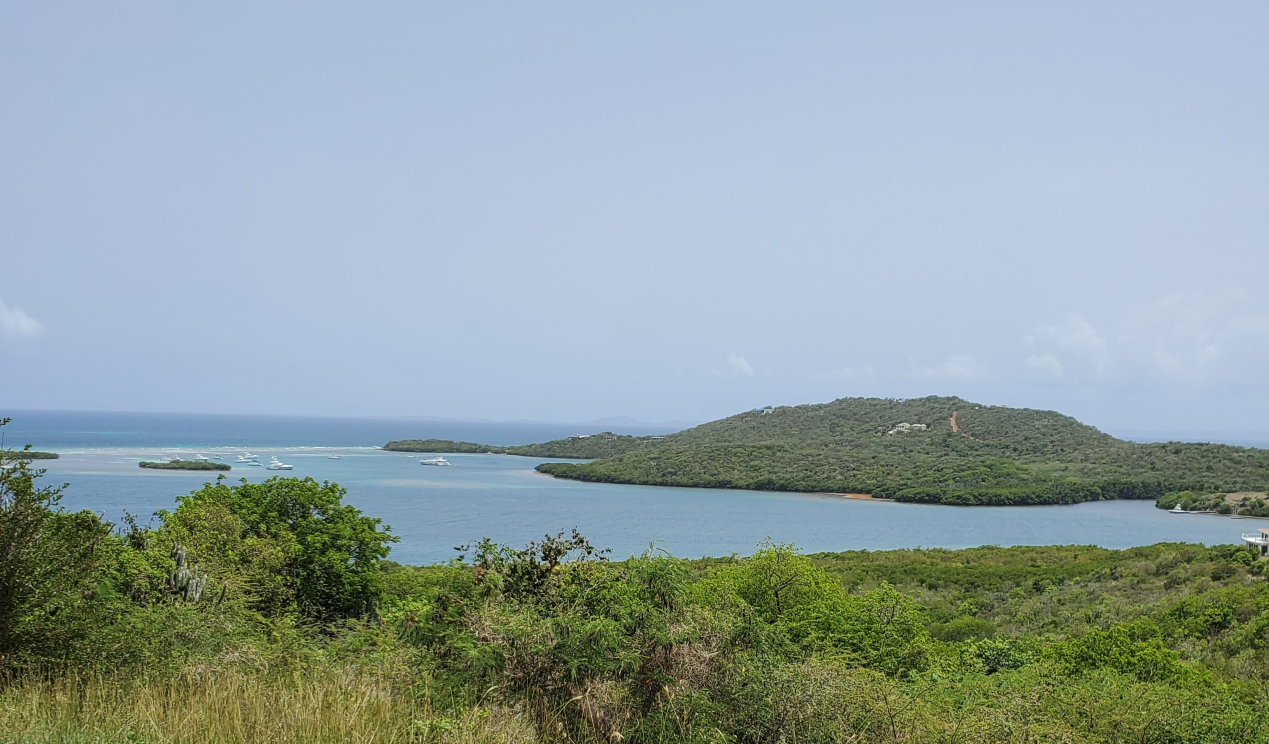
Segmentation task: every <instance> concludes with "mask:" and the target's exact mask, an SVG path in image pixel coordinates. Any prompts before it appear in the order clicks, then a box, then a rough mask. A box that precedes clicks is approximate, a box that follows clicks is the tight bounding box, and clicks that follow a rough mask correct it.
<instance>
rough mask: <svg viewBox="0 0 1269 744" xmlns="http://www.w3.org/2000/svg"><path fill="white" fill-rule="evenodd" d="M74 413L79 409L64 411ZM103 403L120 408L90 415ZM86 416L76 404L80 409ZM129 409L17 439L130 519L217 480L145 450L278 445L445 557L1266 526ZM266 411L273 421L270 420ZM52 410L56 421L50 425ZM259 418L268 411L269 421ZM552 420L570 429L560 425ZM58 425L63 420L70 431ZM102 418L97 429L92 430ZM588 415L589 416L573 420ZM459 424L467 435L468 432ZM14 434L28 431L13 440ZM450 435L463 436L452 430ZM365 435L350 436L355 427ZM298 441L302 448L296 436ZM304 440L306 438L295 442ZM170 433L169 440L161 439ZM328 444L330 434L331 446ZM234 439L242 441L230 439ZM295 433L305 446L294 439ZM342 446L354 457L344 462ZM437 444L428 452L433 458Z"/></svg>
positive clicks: (499, 427)
mask: <svg viewBox="0 0 1269 744" xmlns="http://www.w3.org/2000/svg"><path fill="white" fill-rule="evenodd" d="M64 415H65V416H68V417H70V416H71V414H64ZM92 416H98V417H100V416H107V415H106V414H92ZM72 418H73V417H72ZM159 419H160V421H159V423H153V422H152V423H151V424H150V425H149V426H148V428H147V425H146V423H145V422H146V419H145V418H144V417H142V418H140V419H136V420H132V421H129V422H123V423H120V422H115V423H114V424H110V422H109V421H105V422H103V421H102V420H96V419H94V420H92V421H86V420H81V421H80V423H81V424H84V425H83V426H75V425H74V424H75V421H74V420H71V419H67V420H65V421H62V422H61V423H58V424H57V425H56V426H54V425H52V424H49V425H47V426H44V428H43V429H41V427H40V425H36V424H40V422H39V421H37V422H36V424H31V423H29V419H28V424H27V427H26V428H25V429H19V428H18V424H19V420H15V421H14V426H13V427H6V428H7V429H9V432H8V438H7V441H8V443H9V444H10V445H13V444H15V443H16V442H18V441H21V442H22V443H25V442H26V441H30V442H31V443H32V444H34V445H36V447H37V448H44V449H51V450H54V451H58V452H61V453H62V458H61V459H60V460H54V461H46V462H41V463H38V464H39V465H40V466H41V467H45V468H47V470H48V474H47V476H46V478H45V480H46V481H48V482H53V483H68V484H69V486H68V488H67V490H66V495H65V498H64V500H63V504H64V505H65V506H66V507H68V508H71V509H92V510H94V511H99V512H105V514H106V516H107V517H109V518H115V519H117V518H118V517H119V516H120V515H121V514H122V513H123V511H124V510H128V511H130V512H132V513H134V514H140V515H148V514H150V513H152V512H154V511H155V510H158V509H163V508H171V507H172V506H173V503H174V499H175V497H176V496H178V495H180V494H183V493H188V492H189V491H191V490H193V489H196V488H198V487H199V486H201V484H202V483H204V482H205V481H207V480H209V479H211V478H214V475H215V474H212V475H211V476H209V475H208V474H206V473H181V472H164V471H145V470H141V469H140V468H139V467H137V462H139V461H140V460H145V459H149V460H153V459H158V458H160V457H172V456H178V457H186V458H192V457H193V456H194V454H195V453H201V454H203V455H207V456H213V455H217V454H219V455H221V456H222V457H223V458H224V461H225V462H228V463H229V464H231V465H233V466H234V469H233V471H231V472H229V473H227V474H226V475H227V476H228V477H229V478H231V479H237V478H241V477H245V478H247V479H248V480H249V481H253V482H256V481H261V480H264V479H266V478H268V477H270V476H273V475H279V473H276V472H269V471H265V470H264V469H263V468H243V467H239V466H238V465H237V464H235V463H234V462H233V461H234V457H235V456H236V455H237V454H238V453H240V452H242V451H244V450H250V451H252V452H254V453H255V454H257V455H260V456H261V457H262V459H264V460H265V461H267V460H268V456H269V455H276V456H277V457H278V458H279V459H281V460H282V461H284V462H287V463H290V464H293V465H294V466H295V469H294V470H293V471H290V472H289V473H285V474H286V475H293V476H312V477H313V478H316V479H318V480H331V481H335V482H338V483H339V484H341V485H342V486H343V487H345V488H346V489H347V490H348V495H347V497H346V498H347V501H348V502H350V503H352V504H354V505H356V506H357V507H358V508H360V509H362V510H363V511H364V512H366V513H367V514H370V515H372V516H376V517H380V518H382V519H383V520H384V521H385V522H386V523H388V524H390V525H391V526H392V531H393V533H394V534H396V535H398V536H399V537H400V538H401V542H400V543H398V544H397V545H396V546H395V547H394V548H393V550H392V556H391V557H392V558H393V559H394V560H397V561H400V562H403V563H416V564H417V563H431V562H435V561H443V560H447V559H449V558H451V557H453V556H454V555H455V552H454V550H453V547H454V546H456V545H462V544H465V543H469V542H472V541H474V540H477V539H479V538H481V537H490V538H493V539H494V540H496V541H498V542H504V543H512V544H522V543H524V542H527V541H528V540H532V539H536V538H540V537H541V536H542V535H543V534H544V533H546V532H548V531H549V532H557V531H559V530H561V529H570V528H572V527H577V528H578V529H579V530H580V531H581V532H582V534H584V535H586V536H587V537H589V538H590V539H591V540H592V542H594V543H595V544H596V545H599V546H605V547H611V548H613V553H614V555H616V556H618V557H624V556H626V555H630V554H634V553H639V552H642V551H643V550H644V549H646V548H647V547H648V544H649V543H651V542H653V541H657V542H658V543H659V545H660V546H661V547H663V548H665V549H666V550H669V551H670V552H671V553H673V554H675V555H679V556H683V557H699V556H706V555H714V556H717V555H728V554H731V553H740V554H747V553H750V552H752V551H753V549H754V546H755V545H756V544H757V543H758V542H759V541H761V540H763V539H764V538H765V537H767V536H770V537H771V538H772V539H774V540H777V541H781V542H792V543H795V544H797V545H798V546H799V547H801V548H802V549H804V550H806V551H808V552H814V551H827V550H853V549H869V550H883V549H892V548H908V547H918V546H922V547H936V546H937V547H948V548H961V547H970V546H975V545H993V544H994V545H1054V544H1085V545H1087V544H1095V545H1101V546H1105V547H1112V548H1124V547H1130V546H1134V545H1148V544H1150V543H1155V542H1160V541H1185V542H1201V543H1207V544H1216V543H1228V542H1236V541H1238V539H1239V534H1240V533H1241V532H1242V531H1244V530H1246V531H1251V530H1252V529H1254V528H1256V527H1260V526H1265V525H1266V524H1267V523H1266V522H1264V521H1262V520H1252V519H1244V520H1232V519H1229V518H1226V517H1216V516H1200V515H1171V514H1168V513H1166V512H1164V511H1162V510H1160V509H1156V508H1154V504H1153V503H1152V502H1132V501H1111V502H1101V503H1089V504H1078V505H1075V506H1039V507H1036V506H1032V507H981V508H965V507H945V506H927V505H916V504H893V503H887V502H880V501H878V502H870V501H861V500H851V499H843V498H839V497H835V496H816V495H795V494H785V493H766V492H755V491H721V490H706V489H686V488H657V487H648V486H621V485H610V484H590V483H577V482H573V481H564V480H556V479H553V478H549V477H547V476H544V475H541V474H539V473H536V472H534V470H533V468H534V466H535V465H537V464H538V463H540V462H544V460H539V459H534V458H522V457H509V456H502V455H446V456H445V457H446V458H447V459H448V460H450V461H451V462H452V463H453V465H451V466H450V467H429V466H422V465H419V464H418V457H419V456H413V457H412V456H410V455H408V454H406V453H398V452H383V451H381V450H376V449H374V448H373V445H375V444H381V443H382V442H383V441H387V439H388V438H390V437H388V436H382V434H383V433H384V431H389V432H391V435H392V436H393V437H402V436H412V437H428V436H440V435H442V434H445V433H448V432H447V428H446V427H449V430H451V431H452V430H453V429H454V428H455V427H457V428H458V429H461V430H463V433H464V434H466V435H467V436H466V437H465V438H468V439H470V440H475V441H484V442H486V443H490V444H511V443H516V442H517V441H541V439H543V438H549V437H544V436H542V435H544V434H554V435H557V436H558V435H560V434H559V432H555V431H547V430H543V431H537V430H536V428H535V427H534V426H533V425H519V424H516V425H511V426H510V427H508V425H505V424H492V423H490V424H469V423H462V424H454V423H453V422H419V421H414V422H406V423H402V422H400V421H397V422H383V421H379V422H373V423H365V424H364V425H362V426H361V427H360V428H356V431H354V432H353V433H352V434H350V433H349V429H350V428H355V427H349V426H348V425H347V422H346V421H344V422H342V423H341V422H340V420H322V419H313V420H309V421H307V424H306V425H305V424H304V421H303V420H301V421H300V423H296V422H295V420H286V423H285V425H278V426H273V425H272V424H269V425H264V424H261V425H260V426H256V427H254V428H253V427H252V426H243V425H241V421H240V422H239V425H238V426H237V427H236V428H235V426H234V425H232V422H231V423H230V424H225V423H224V422H221V425H219V426H218V427H211V428H210V429H207V428H204V429H203V430H202V433H199V432H200V426H202V425H201V424H199V423H198V421H196V420H192V419H191V420H186V421H185V422H184V423H182V424H180V425H179V426H178V425H176V424H175V423H173V421H172V420H169V419H164V418H162V417H159ZM261 421H263V419H261ZM47 423H48V422H47V421H44V424H47ZM257 423H259V422H257ZM546 426H547V427H554V428H560V429H561V430H563V429H564V428H563V427H559V426H558V425H546ZM58 427H60V428H58ZM94 427H96V428H94ZM574 428H576V427H574ZM453 433H457V432H456V431H455V432H453ZM15 435H16V439H15ZM451 435H452V434H451ZM354 436H356V437H361V442H362V444H363V446H347V439H349V438H350V437H354ZM288 438H291V439H292V445H291V446H285V441H286V440H287V439H288ZM295 440H298V442H296V441H295ZM160 442H162V443H160ZM324 442H326V443H327V444H323V443H324ZM230 443H232V444H230ZM297 443H302V444H305V445H306V446H294V445H295V444H297ZM331 455H338V456H339V458H340V459H330V457H331ZM422 457H426V455H422Z"/></svg>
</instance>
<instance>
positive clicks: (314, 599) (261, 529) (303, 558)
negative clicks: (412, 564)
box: [159, 477, 397, 620]
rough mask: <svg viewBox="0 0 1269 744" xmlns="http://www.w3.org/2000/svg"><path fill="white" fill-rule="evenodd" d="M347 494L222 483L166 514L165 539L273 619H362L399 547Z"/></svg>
mask: <svg viewBox="0 0 1269 744" xmlns="http://www.w3.org/2000/svg"><path fill="white" fill-rule="evenodd" d="M344 494H345V490H344V489H343V488H340V487H339V485H337V484H334V483H329V482H327V483H318V482H317V481H315V480H313V479H312V478H302V479H300V478H271V479H269V480H267V481H265V482H263V483H248V482H247V481H246V479H243V480H242V481H241V483H240V484H238V485H229V484H227V483H225V482H224V479H223V477H222V478H220V479H218V480H217V482H216V483H215V484H211V483H209V484H206V485H205V486H204V487H203V488H202V489H200V490H198V491H194V492H193V493H191V494H190V495H188V496H182V497H180V498H179V499H178V500H177V507H176V511H175V512H172V513H168V512H161V513H160V516H161V517H162V519H163V526H162V527H161V528H160V530H159V535H160V536H161V537H162V539H164V540H165V541H171V542H181V543H182V544H188V548H189V550H190V552H191V555H192V556H193V557H195V558H197V559H198V560H200V561H205V562H206V563H207V564H215V565H218V566H219V568H220V570H221V571H222V572H224V573H229V574H230V576H229V577H228V578H229V579H230V580H237V581H238V582H239V583H240V584H241V585H242V586H243V589H244V591H245V592H246V593H247V594H248V595H249V598H250V600H251V601H252V603H253V604H254V605H255V606H256V607H257V608H258V609H261V610H263V611H265V612H267V613H270V614H283V613H285V612H288V611H290V610H291V609H295V610H298V611H299V612H301V613H303V614H305V615H307V616H309V617H312V618H314V619H317V620H331V619H337V618H348V617H357V616H359V615H362V614H365V613H367V612H368V611H370V610H371V609H372V608H373V605H374V603H375V602H376V601H377V600H378V599H379V597H380V596H381V594H382V591H383V587H382V577H381V574H380V572H379V562H380V561H381V560H382V559H383V558H384V557H386V556H387V554H388V550H389V544H390V543H393V542H396V541H397V538H396V537H395V536H393V535H391V534H389V528H388V527H383V528H382V529H381V527H380V525H382V520H380V519H375V518H372V517H367V516H364V515H363V514H362V513H361V511H360V510H358V509H357V508H355V507H353V506H350V505H347V504H344V503H343V497H344Z"/></svg>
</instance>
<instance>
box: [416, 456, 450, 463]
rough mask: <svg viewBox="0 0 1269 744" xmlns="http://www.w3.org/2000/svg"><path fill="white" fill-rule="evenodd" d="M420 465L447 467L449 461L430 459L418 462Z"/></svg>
mask: <svg viewBox="0 0 1269 744" xmlns="http://www.w3.org/2000/svg"><path fill="white" fill-rule="evenodd" d="M419 464H420V465H448V464H449V460H446V459H445V458H444V457H432V458H429V459H427V460H419Z"/></svg>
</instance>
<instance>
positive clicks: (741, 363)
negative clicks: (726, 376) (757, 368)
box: [727, 351, 754, 377]
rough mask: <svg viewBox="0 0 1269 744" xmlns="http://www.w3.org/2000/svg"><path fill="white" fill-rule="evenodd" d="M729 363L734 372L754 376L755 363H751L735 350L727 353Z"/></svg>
mask: <svg viewBox="0 0 1269 744" xmlns="http://www.w3.org/2000/svg"><path fill="white" fill-rule="evenodd" d="M727 365H728V366H729V367H731V371H732V372H735V373H736V374H738V375H744V376H745V377H753V376H754V368H753V365H751V364H749V362H748V361H747V360H746V359H745V358H744V357H742V356H741V355H739V354H737V353H736V352H734V351H733V352H732V353H730V354H728V355H727Z"/></svg>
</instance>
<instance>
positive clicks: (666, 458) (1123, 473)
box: [524, 397, 1269, 504]
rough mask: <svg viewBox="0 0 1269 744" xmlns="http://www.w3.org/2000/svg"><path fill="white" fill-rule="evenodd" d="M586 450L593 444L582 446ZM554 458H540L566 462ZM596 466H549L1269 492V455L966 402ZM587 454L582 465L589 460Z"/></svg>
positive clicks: (742, 419)
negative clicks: (1147, 437) (1118, 433)
mask: <svg viewBox="0 0 1269 744" xmlns="http://www.w3.org/2000/svg"><path fill="white" fill-rule="evenodd" d="M582 441H585V440H582ZM552 444H554V443H548V444H546V445H533V447H539V448H542V449H541V451H539V452H533V453H530V452H525V453H524V454H538V455H540V456H548V457H549V456H560V455H555V454H554V453H552V452H549V451H548V450H549V449H550V446H551V445H552ZM620 444H622V446H623V447H624V449H623V451H620V452H616V453H613V454H604V455H597V456H596V457H598V459H595V460H594V461H593V462H590V463H585V464H569V463H545V464H543V465H541V466H540V467H539V468H538V469H539V470H541V471H542V472H545V473H550V474H551V475H556V476H559V477H564V478H576V479H580V480H589V481H600V482H612V483H637V484H647V485H667V486H699V487H710V488H750V489H760V490H785V491H829V492H852V493H869V494H872V495H874V496H878V497H883V498H893V499H896V500H901V501H919V502H928V503H944V504H1051V503H1074V502H1079V501H1088V500H1097V499H1115V498H1150V499H1155V498H1159V497H1161V496H1162V495H1163V494H1164V493H1167V492H1170V491H1183V490H1194V491H1224V490H1228V491H1238V490H1262V489H1264V487H1265V486H1266V485H1267V484H1269V451H1266V450H1257V449H1247V448H1242V447H1230V446H1226V445H1212V444H1184V443H1164V444H1137V443H1133V442H1125V441H1122V440H1119V439H1116V438H1114V437H1112V436H1110V435H1108V434H1105V433H1103V432H1100V431H1098V430H1097V429H1095V428H1093V427H1091V426H1087V425H1085V424H1081V423H1080V422H1078V421H1076V420H1075V419H1073V418H1071V417H1069V416H1064V415H1062V414H1060V413H1057V412H1054V411H1037V410H1029V409H1016V408H1006V407H1003V406H982V405H978V404H975V403H971V402H968V401H965V400H962V399H960V398H941V397H929V398H919V399H914V400H894V399H876V398H843V399H840V400H836V401H833V402H831V403H825V404H821V405H806V406H791V407H781V408H774V409H763V410H755V411H751V412H748V413H742V414H739V415H736V416H731V417H729V418H725V419H721V420H719V421H713V422H710V423H708V424H703V425H701V426H697V427H695V428H692V429H688V430H686V431H683V432H679V433H677V434H671V435H668V436H666V437H663V438H661V439H658V440H647V439H633V438H631V439H630V440H629V441H623V442H621V443H620ZM578 456H579V457H582V456H584V455H578Z"/></svg>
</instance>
